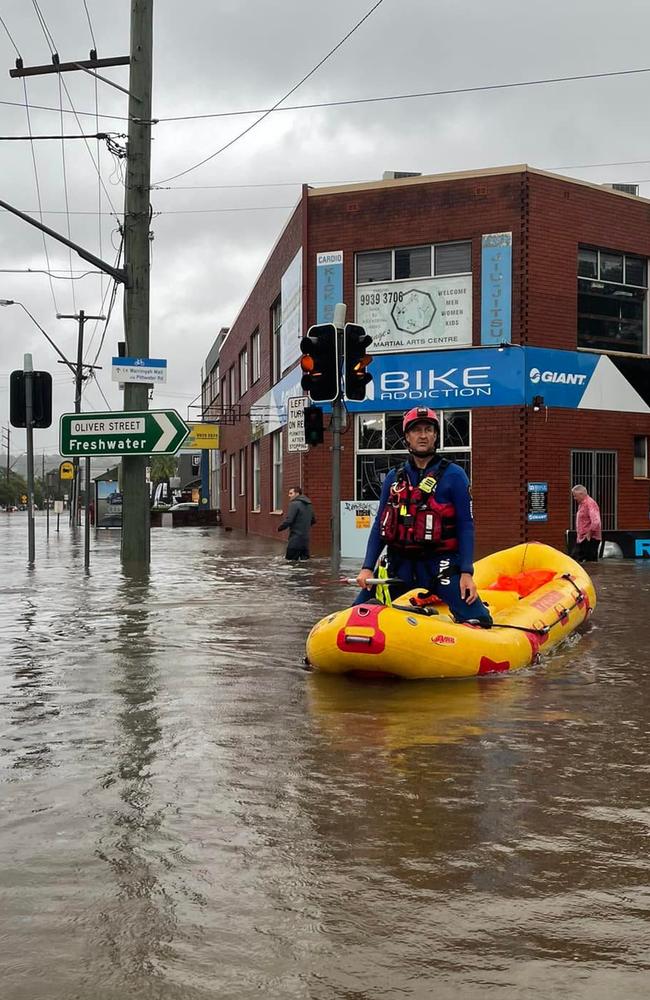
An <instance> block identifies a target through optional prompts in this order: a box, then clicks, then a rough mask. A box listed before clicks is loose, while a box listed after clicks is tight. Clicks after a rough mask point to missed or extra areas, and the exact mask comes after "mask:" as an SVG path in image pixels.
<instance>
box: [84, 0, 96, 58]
mask: <svg viewBox="0 0 650 1000" xmlns="http://www.w3.org/2000/svg"><path fill="white" fill-rule="evenodd" d="M82 2H83V5H84V10H85V11H86V17H87V18H88V28H89V29H90V37H91V39H92V43H93V48H94V49H95V51H97V42H96V41H95V32H94V31H93V23H92V21H91V20H90V11H89V10H88V4H87V3H86V0H82Z"/></svg>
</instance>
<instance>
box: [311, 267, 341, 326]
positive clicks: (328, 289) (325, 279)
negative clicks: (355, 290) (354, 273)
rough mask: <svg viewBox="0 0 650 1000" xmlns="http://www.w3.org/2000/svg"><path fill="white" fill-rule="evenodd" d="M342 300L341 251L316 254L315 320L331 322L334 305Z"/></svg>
mask: <svg viewBox="0 0 650 1000" xmlns="http://www.w3.org/2000/svg"><path fill="white" fill-rule="evenodd" d="M342 301H343V251H342V250H330V251H329V252H325V253H317V254H316V322H317V323H333V322H334V306H335V305H336V304H337V302H342Z"/></svg>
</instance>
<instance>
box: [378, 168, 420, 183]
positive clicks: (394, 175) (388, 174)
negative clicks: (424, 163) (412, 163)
mask: <svg viewBox="0 0 650 1000" xmlns="http://www.w3.org/2000/svg"><path fill="white" fill-rule="evenodd" d="M421 176H422V174H421V173H418V172H417V171H415V172H414V171H412V170H384V172H383V174H382V175H381V179H382V181H396V180H399V178H400V177H421Z"/></svg>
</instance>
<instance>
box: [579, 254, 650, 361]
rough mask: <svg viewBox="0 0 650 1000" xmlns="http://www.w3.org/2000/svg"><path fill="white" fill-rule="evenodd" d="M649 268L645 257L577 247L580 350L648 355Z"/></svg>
mask: <svg viewBox="0 0 650 1000" xmlns="http://www.w3.org/2000/svg"><path fill="white" fill-rule="evenodd" d="M647 293H648V267H647V261H646V260H645V259H644V258H643V257H635V256H633V255H632V254H624V253H620V252H617V251H613V250H598V249H595V248H591V247H579V248H578V347H585V348H591V349H592V350H597V351H623V352H625V353H628V354H645V353H646V352H647V320H646V298H647Z"/></svg>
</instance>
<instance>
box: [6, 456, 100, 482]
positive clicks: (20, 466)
mask: <svg viewBox="0 0 650 1000" xmlns="http://www.w3.org/2000/svg"><path fill="white" fill-rule="evenodd" d="M10 461H11V468H12V471H13V472H16V473H17V474H18V475H19V476H23V477H25V476H26V475H27V455H25V454H21V455H20V457H19V458H16V455H14V454H12V455H10ZM117 461H118V460H117V459H113V461H112V462H111V459H110V458H92V459H91V460H90V473H91V475H92V476H99V475H100V474H101V473H102V472H106V470H107V469H110V468H113V466H114V465H116V463H117ZM61 462H63V459H62V458H61V456H60V455H46V456H45V472H46V473H47V472H53V471H56V470H58V468H59V465H60V464H61ZM109 463H110V464H109ZM6 468H7V455H6V453H5V454H0V469H3V470H4V469H6ZM42 469H43V455H42V454H40V455H39V454H38V453H37V454H35V455H34V475H35V476H36V478H37V479H38V478H40V476H41V472H42Z"/></svg>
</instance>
